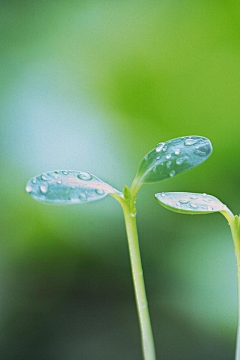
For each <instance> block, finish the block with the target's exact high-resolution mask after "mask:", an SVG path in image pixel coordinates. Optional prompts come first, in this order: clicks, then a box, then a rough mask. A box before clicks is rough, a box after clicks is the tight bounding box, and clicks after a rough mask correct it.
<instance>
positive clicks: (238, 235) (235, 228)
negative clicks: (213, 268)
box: [229, 215, 240, 360]
mask: <svg viewBox="0 0 240 360" xmlns="http://www.w3.org/2000/svg"><path fill="white" fill-rule="evenodd" d="M229 225H230V228H231V232H232V237H233V242H234V248H235V254H236V260H237V277H238V329H237V343H236V356H235V360H240V218H239V217H238V216H237V215H236V216H234V217H232V218H231V219H230V221H229Z"/></svg>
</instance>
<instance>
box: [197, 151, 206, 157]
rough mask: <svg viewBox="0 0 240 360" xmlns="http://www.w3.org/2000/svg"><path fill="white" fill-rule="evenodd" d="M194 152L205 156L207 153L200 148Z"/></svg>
mask: <svg viewBox="0 0 240 360" xmlns="http://www.w3.org/2000/svg"><path fill="white" fill-rule="evenodd" d="M194 154H196V155H200V156H206V155H207V153H206V152H205V151H201V150H195V151H194Z"/></svg>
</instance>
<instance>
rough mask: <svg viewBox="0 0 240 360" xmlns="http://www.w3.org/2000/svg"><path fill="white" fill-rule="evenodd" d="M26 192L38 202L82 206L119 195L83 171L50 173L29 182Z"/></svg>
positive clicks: (110, 187) (107, 185)
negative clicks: (108, 196)
mask: <svg viewBox="0 0 240 360" xmlns="http://www.w3.org/2000/svg"><path fill="white" fill-rule="evenodd" d="M26 191H27V192H28V193H29V194H30V195H31V196H32V197H33V198H34V199H35V200H38V201H43V202H46V203H54V204H82V203H86V202H89V201H95V200H101V199H102V198H104V197H105V196H107V195H108V194H118V195H121V193H120V192H119V191H118V190H116V189H114V188H113V187H112V186H110V185H109V184H107V183H105V182H103V181H102V180H100V179H99V178H97V177H96V176H94V175H92V174H89V173H86V172H83V171H68V170H58V171H50V172H47V173H44V174H41V175H38V176H36V177H34V178H33V179H31V180H29V181H28V183H27V186H26Z"/></svg>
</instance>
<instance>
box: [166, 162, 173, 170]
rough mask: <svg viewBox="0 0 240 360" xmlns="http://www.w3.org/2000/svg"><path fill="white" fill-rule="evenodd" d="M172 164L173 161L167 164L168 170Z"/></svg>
mask: <svg viewBox="0 0 240 360" xmlns="http://www.w3.org/2000/svg"><path fill="white" fill-rule="evenodd" d="M171 164H172V162H171V161H168V162H167V164H166V165H167V168H168V169H169V168H170V166H171Z"/></svg>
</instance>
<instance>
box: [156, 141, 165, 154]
mask: <svg viewBox="0 0 240 360" xmlns="http://www.w3.org/2000/svg"><path fill="white" fill-rule="evenodd" d="M164 145H165V143H159V144H158V145H157V147H156V152H160V151H161V150H162V148H163V147H164Z"/></svg>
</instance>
